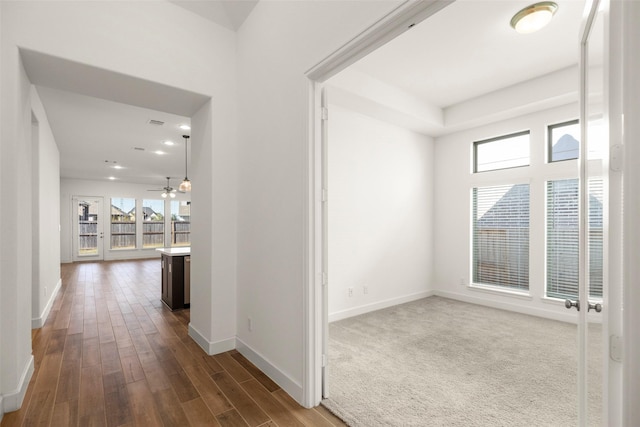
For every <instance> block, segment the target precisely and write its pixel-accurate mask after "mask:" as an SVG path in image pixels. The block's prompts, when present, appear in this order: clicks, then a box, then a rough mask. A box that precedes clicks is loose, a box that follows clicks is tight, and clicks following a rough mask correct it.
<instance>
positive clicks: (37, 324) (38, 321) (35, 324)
mask: <svg viewBox="0 0 640 427" xmlns="http://www.w3.org/2000/svg"><path fill="white" fill-rule="evenodd" d="M61 287H62V279H58V283H56V286H55V287H54V288H53V292H51V296H50V297H49V301H47V305H46V306H45V307H44V310H42V313H40V317H37V318H35V319H31V329H38V328H42V327H43V326H44V323H45V322H46V321H47V318H48V317H49V312H50V311H51V307H53V301H54V300H55V299H56V296H57V295H58V291H59V290H60V288H61Z"/></svg>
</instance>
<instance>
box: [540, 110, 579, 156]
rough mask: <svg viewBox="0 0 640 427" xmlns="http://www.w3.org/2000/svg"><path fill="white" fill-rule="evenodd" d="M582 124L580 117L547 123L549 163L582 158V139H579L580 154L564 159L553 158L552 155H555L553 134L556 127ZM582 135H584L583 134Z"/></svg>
mask: <svg viewBox="0 0 640 427" xmlns="http://www.w3.org/2000/svg"><path fill="white" fill-rule="evenodd" d="M579 124H580V119H573V120H567V121H564V122H560V123H554V124H552V125H547V163H548V164H551V163H561V162H567V161H570V160H579V159H580V145H579V144H580V141H578V156H577V157H574V158H571V159H562V160H553V159H552V156H553V140H552V138H551V134H552V133H553V130H554V129H557V128H560V127H564V126H570V125H579ZM581 137H582V136H581Z"/></svg>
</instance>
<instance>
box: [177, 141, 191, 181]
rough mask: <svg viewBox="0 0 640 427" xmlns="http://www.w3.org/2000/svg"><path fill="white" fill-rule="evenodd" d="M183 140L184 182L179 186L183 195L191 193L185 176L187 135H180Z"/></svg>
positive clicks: (186, 175)
mask: <svg viewBox="0 0 640 427" xmlns="http://www.w3.org/2000/svg"><path fill="white" fill-rule="evenodd" d="M182 137H183V138H184V181H182V183H181V184H180V187H178V188H179V190H180V191H182V192H183V193H186V192H189V191H191V181H189V178H188V176H189V175H188V174H187V141H188V140H189V135H182Z"/></svg>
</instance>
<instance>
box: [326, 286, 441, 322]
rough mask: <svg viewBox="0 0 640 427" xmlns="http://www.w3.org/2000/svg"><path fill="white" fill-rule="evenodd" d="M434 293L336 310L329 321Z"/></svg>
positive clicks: (429, 293) (330, 315)
mask: <svg viewBox="0 0 640 427" xmlns="http://www.w3.org/2000/svg"><path fill="white" fill-rule="evenodd" d="M432 295H434V292H433V291H423V292H418V293H416V294H410V295H404V296H401V297H397V298H390V299H387V300H384V301H377V302H374V303H371V304H365V305H360V306H358V307H352V308H349V309H346V310H341V311H336V312H335V313H329V323H331V322H335V321H338V320H342V319H347V318H349V317H353V316H359V315H361V314H365V313H369V312H372V311H376V310H381V309H383V308H388V307H393V306H394V305H398V304H404V303H405V302H411V301H416V300H419V299H422V298H426V297H430V296H432Z"/></svg>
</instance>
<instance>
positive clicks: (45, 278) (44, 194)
mask: <svg viewBox="0 0 640 427" xmlns="http://www.w3.org/2000/svg"><path fill="white" fill-rule="evenodd" d="M31 109H32V110H31V111H32V112H33V115H34V118H35V120H37V126H32V129H33V131H34V132H35V131H37V132H38V134H37V135H34V134H32V140H33V142H34V146H33V171H34V175H35V176H34V178H35V179H34V183H33V184H34V189H33V204H34V206H33V215H34V224H33V233H34V237H35V238H34V239H33V260H34V264H33V266H32V268H33V276H34V277H33V290H32V295H31V298H32V301H31V306H32V325H31V326H32V327H34V328H39V327H42V325H44V322H45V321H46V320H47V315H48V313H49V310H50V309H51V305H52V304H53V300H54V298H55V296H56V293H57V291H58V289H59V288H60V285H61V280H60V209H59V206H60V153H59V151H58V146H57V145H56V141H55V139H54V137H53V133H52V132H51V127H50V125H49V121H48V120H47V115H46V113H45V111H44V107H43V106H42V102H41V101H40V97H39V96H38V92H37V91H36V88H35V87H34V86H31Z"/></svg>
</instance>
